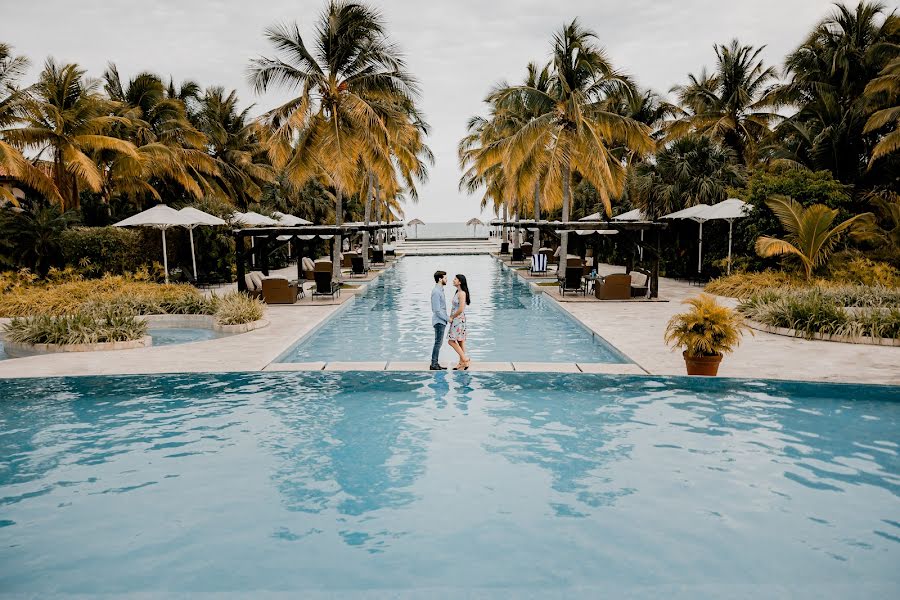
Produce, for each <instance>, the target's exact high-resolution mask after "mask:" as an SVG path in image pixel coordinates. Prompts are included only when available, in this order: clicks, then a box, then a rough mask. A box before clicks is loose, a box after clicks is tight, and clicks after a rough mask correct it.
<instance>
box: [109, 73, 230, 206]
mask: <svg viewBox="0 0 900 600" xmlns="http://www.w3.org/2000/svg"><path fill="white" fill-rule="evenodd" d="M104 80H105V82H106V85H105V88H106V92H107V94H108V96H109V97H110V99H112V100H113V101H115V102H116V103H117V106H118V111H117V114H118V115H119V116H121V117H123V118H124V119H126V122H124V123H122V124H117V125H116V126H115V132H116V134H117V135H118V137H121V138H123V139H127V140H128V141H130V142H132V143H133V144H134V145H135V147H136V150H137V155H138V158H137V159H134V158H132V157H131V156H127V155H119V154H115V153H112V154H110V153H100V158H99V161H100V162H101V163H102V164H103V165H104V167H105V168H104V169H103V173H104V184H103V189H102V191H101V196H102V197H103V198H104V200H106V201H107V202H108V201H109V199H110V198H111V197H113V196H116V195H128V196H132V197H144V196H151V197H153V198H154V199H156V200H157V201H160V200H161V199H162V195H161V194H160V193H159V191H158V190H159V189H165V188H168V187H170V186H174V188H175V190H177V194H176V193H171V192H170V193H168V194H167V195H168V196H176V197H177V196H178V195H182V196H184V195H185V194H186V195H187V196H188V197H190V198H192V199H195V200H197V199H200V198H201V197H202V196H203V188H202V187H201V185H200V183H199V180H201V179H202V178H205V177H215V176H217V175H219V171H218V169H217V167H216V162H215V160H214V159H213V158H212V157H210V156H209V154H207V152H206V145H207V138H206V136H205V135H203V133H201V132H200V131H198V130H197V129H196V128H195V127H194V126H193V124H192V123H191V122H190V120H189V118H188V114H187V107H186V105H185V103H184V101H183V100H181V99H180V98H173V97H171V96H170V95H168V94H167V90H166V88H165V86H164V84H163V82H162V79H160V78H159V77H158V76H156V75H154V74H152V73H140V74H138V75H137V76H136V77H134V78H133V79H131V80H129V81H127V82H123V81H122V78H121V77H120V75H119V72H118V69H117V68H116V66H115V65H114V64H110V66H109V68H108V69H107V71H106V73H105V74H104ZM170 85H171V84H170ZM175 190H173V192H174V191H175Z"/></svg>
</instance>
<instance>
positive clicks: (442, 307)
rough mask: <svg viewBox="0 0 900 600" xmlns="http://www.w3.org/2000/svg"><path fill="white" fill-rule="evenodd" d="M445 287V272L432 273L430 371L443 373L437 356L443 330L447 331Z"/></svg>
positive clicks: (439, 350)
mask: <svg viewBox="0 0 900 600" xmlns="http://www.w3.org/2000/svg"><path fill="white" fill-rule="evenodd" d="M445 285H447V272H446V271H435V272H434V289H433V290H431V326H432V327H434V348H432V350H431V370H432V371H444V370H446V369H447V367H442V366H441V365H440V364H439V363H438V355H439V354H440V353H441V345H442V344H443V343H444V330H445V329H447V321H448V316H447V298H446V297H445V296H444V286H445Z"/></svg>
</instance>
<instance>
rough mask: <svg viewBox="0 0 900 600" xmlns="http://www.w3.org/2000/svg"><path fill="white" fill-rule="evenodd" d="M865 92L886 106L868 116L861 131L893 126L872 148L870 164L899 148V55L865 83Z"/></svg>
mask: <svg viewBox="0 0 900 600" xmlns="http://www.w3.org/2000/svg"><path fill="white" fill-rule="evenodd" d="M865 93H866V96H867V97H869V98H871V99H873V100H874V101H876V102H877V101H878V100H881V99H883V104H882V105H886V106H885V108H881V109H880V110H877V111H876V112H874V113H873V114H872V115H871V116H870V117H869V120H868V121H866V126H865V129H864V130H863V131H864V132H865V133H872V132H876V131H878V130H880V129H882V128H884V127H887V126H893V130H891V131H888V132H887V133H885V135H884V136H883V137H881V139H879V140H878V143H877V144H876V145H875V147H874V148H873V149H872V158H871V160H870V162H869V164H870V165H871V164H872V163H873V162H875V161H876V160H878V159H879V158H882V157H884V156H887V155H888V154H891V153H892V152H897V151H898V150H900V57H898V58H895V59H894V60H892V61H891V62H890V63H888V65H887V66H886V67H885V68H884V69H883V70H882V71H881V73H880V75H879V76H878V77H876V78H875V79H873V80H872V81H870V82H869V84H868V85H866V90H865Z"/></svg>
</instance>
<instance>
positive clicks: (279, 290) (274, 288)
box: [262, 277, 302, 304]
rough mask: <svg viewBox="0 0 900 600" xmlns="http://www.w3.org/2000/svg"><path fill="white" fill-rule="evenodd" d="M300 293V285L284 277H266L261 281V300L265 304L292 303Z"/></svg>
mask: <svg viewBox="0 0 900 600" xmlns="http://www.w3.org/2000/svg"><path fill="white" fill-rule="evenodd" d="M301 294H302V288H301V287H300V285H299V284H298V283H291V282H290V281H288V280H287V279H285V278H284V277H268V278H266V279H263V281H262V300H263V302H265V303H266V304H294V303H296V302H297V298H298V297H299V296H300V295H301Z"/></svg>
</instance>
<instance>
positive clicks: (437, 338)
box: [431, 323, 447, 367]
mask: <svg viewBox="0 0 900 600" xmlns="http://www.w3.org/2000/svg"><path fill="white" fill-rule="evenodd" d="M445 329H447V324H446V323H435V324H434V348H433V349H432V350H431V366H432V367H436V366H437V365H438V355H439V354H440V353H441V344H443V343H444V330H445Z"/></svg>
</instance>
